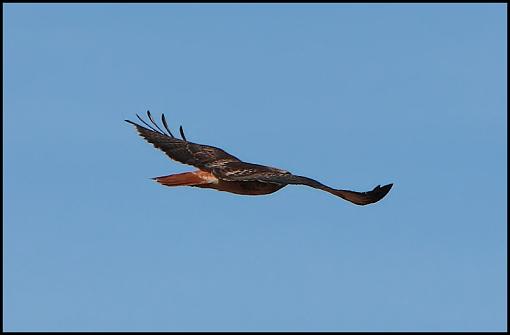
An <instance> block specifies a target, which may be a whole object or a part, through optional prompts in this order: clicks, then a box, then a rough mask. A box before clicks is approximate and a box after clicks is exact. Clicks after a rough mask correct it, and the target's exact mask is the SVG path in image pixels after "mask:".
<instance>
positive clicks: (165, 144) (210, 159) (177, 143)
mask: <svg viewBox="0 0 510 335" xmlns="http://www.w3.org/2000/svg"><path fill="white" fill-rule="evenodd" d="M136 116H137V117H138V119H139V120H140V121H141V122H142V123H143V124H145V126H147V127H148V128H146V127H144V126H141V125H139V124H137V123H135V122H132V121H130V120H125V121H126V122H129V123H131V124H132V125H134V126H135V127H136V129H137V130H138V133H139V134H140V136H142V137H143V138H145V139H146V140H147V142H149V143H152V144H153V145H154V147H156V148H158V149H160V150H162V151H163V152H164V153H165V154H167V155H168V157H170V158H171V159H173V160H176V161H178V162H180V163H183V164H188V165H193V166H195V167H197V168H199V169H201V170H205V171H212V169H213V168H216V167H218V166H222V165H223V164H226V163H228V162H240V160H239V159H238V158H237V157H234V156H232V155H230V154H228V153H227V152H225V151H224V150H222V149H220V148H216V147H213V146H209V145H203V144H197V143H193V142H189V141H188V140H186V137H185V136H184V131H183V130H182V126H181V127H180V128H179V131H180V133H181V137H182V140H181V139H178V138H176V137H174V136H173V134H172V132H171V131H170V129H168V125H167V123H166V119H165V115H164V114H162V115H161V121H162V123H163V126H164V127H165V129H166V131H167V132H168V134H167V133H165V132H164V131H163V130H162V129H161V128H160V127H159V126H158V125H157V124H156V122H154V120H153V118H152V115H151V113H150V112H149V111H147V116H148V117H149V120H150V122H151V123H152V124H153V126H154V127H155V128H154V127H153V126H151V125H149V124H148V123H147V122H145V121H144V120H143V119H142V118H140V116H138V114H137V115H136Z"/></svg>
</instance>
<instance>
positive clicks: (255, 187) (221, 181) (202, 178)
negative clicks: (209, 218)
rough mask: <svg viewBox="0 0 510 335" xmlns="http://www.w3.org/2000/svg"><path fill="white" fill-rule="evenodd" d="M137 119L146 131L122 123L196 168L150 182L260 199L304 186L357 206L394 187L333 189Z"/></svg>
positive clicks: (162, 117)
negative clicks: (254, 162)
mask: <svg viewBox="0 0 510 335" xmlns="http://www.w3.org/2000/svg"><path fill="white" fill-rule="evenodd" d="M136 116H137V117H138V119H139V120H140V121H141V122H142V123H143V124H144V125H145V126H146V127H145V126H142V125H139V124H137V123H135V122H132V121H130V120H125V121H126V122H129V123H130V124H132V125H134V126H135V127H136V130H137V131H138V133H139V134H140V136H142V137H143V138H145V139H146V140H147V141H148V142H149V143H152V145H154V147H156V148H157V149H160V150H162V151H163V152H164V153H165V154H167V155H168V156H169V157H170V158H171V159H173V160H176V161H178V162H180V163H183V164H188V165H192V166H194V167H196V168H198V170H196V171H193V172H185V173H178V174H172V175H169V176H161V177H156V178H153V179H154V180H156V181H157V182H158V183H161V184H163V185H166V186H194V187H200V188H212V189H215V190H218V191H225V192H230V193H235V194H242V195H263V194H270V193H273V192H276V191H278V190H280V189H281V188H283V187H285V186H287V185H306V186H310V187H313V188H316V189H319V190H323V191H326V192H329V193H331V194H334V195H336V196H338V197H340V198H342V199H345V200H347V201H350V202H352V203H354V204H356V205H367V204H371V203H374V202H377V201H379V200H381V199H382V198H384V196H385V195H386V194H387V193H388V192H389V191H390V189H391V187H392V186H393V184H388V185H384V186H382V187H381V185H378V186H376V187H375V188H374V189H373V190H371V191H368V192H354V191H349V190H339V189H334V188H331V187H329V186H326V185H323V184H321V183H319V182H318V181H316V180H313V179H310V178H307V177H302V176H297V175H294V174H292V173H290V172H288V171H285V170H282V169H278V168H274V167H270V166H264V165H258V164H252V163H247V162H243V161H242V160H240V159H239V158H237V157H234V156H232V155H231V154H229V153H227V152H225V151H224V150H222V149H220V148H216V147H213V146H210V145H203V144H197V143H193V142H190V141H188V140H187V139H186V136H184V131H183V130H182V126H181V127H180V128H179V132H180V134H181V137H182V139H178V138H177V137H175V136H174V135H173V134H172V132H171V131H170V129H169V128H168V124H167V122H166V119H165V115H164V114H162V115H161V122H162V124H163V127H164V128H165V130H166V133H165V131H163V130H162V129H161V128H160V127H159V126H158V125H157V123H156V122H155V121H154V119H153V118H152V115H151V113H150V112H149V111H147V116H148V118H149V120H150V122H151V123H152V126H151V125H150V124H148V123H147V122H145V121H144V120H143V119H142V118H141V117H140V116H138V114H137V115H136Z"/></svg>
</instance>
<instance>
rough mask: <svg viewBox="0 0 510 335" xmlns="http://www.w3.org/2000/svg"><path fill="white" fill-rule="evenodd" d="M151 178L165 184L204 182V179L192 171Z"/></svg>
mask: <svg viewBox="0 0 510 335" xmlns="http://www.w3.org/2000/svg"><path fill="white" fill-rule="evenodd" d="M152 179H154V180H155V181H157V182H158V183H160V184H163V185H165V186H192V185H198V184H203V183H204V180H203V179H202V178H200V176H198V175H197V174H195V173H193V172H185V173H178V174H172V175H169V176H161V177H155V178H152Z"/></svg>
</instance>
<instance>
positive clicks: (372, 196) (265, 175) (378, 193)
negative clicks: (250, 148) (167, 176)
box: [213, 163, 393, 205]
mask: <svg viewBox="0 0 510 335" xmlns="http://www.w3.org/2000/svg"><path fill="white" fill-rule="evenodd" d="M244 164H246V163H244ZM236 165H241V164H238V163H232V164H230V163H229V164H227V165H225V166H224V167H222V169H221V170H220V171H218V170H213V174H216V175H221V176H220V177H221V178H222V179H223V180H227V181H259V182H263V183H274V184H279V185H289V184H292V185H306V186H310V187H313V188H317V189H320V190H323V191H326V192H329V193H331V194H334V195H336V196H338V197H341V198H342V199H345V200H347V201H350V202H352V203H354V204H356V205H368V204H371V203H374V202H377V201H379V200H381V199H382V198H384V196H385V195H386V194H388V192H389V191H390V189H391V187H392V186H393V184H388V185H385V186H382V187H381V185H378V186H376V187H375V188H374V189H373V190H371V191H368V192H355V191H349V190H338V189H334V188H331V187H329V186H326V185H324V184H321V183H319V182H318V181H316V180H313V179H311V178H307V177H302V176H296V175H293V174H291V173H290V172H287V171H283V170H279V171H278V169H273V168H269V169H261V168H260V169H254V171H252V172H251V171H250V169H244V170H243V169H239V170H238V172H236V170H235V168H234V169H232V170H233V171H229V166H233V167H235V166H236ZM225 172H227V173H228V172H231V173H230V174H227V173H225Z"/></svg>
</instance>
